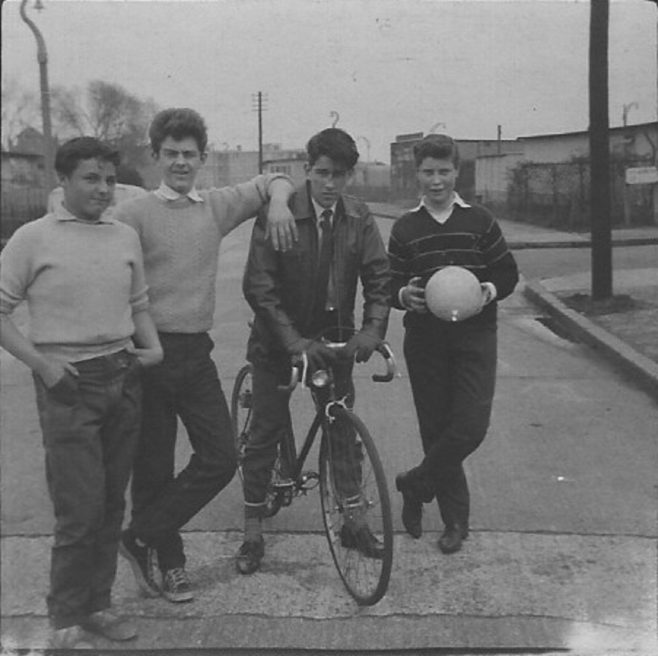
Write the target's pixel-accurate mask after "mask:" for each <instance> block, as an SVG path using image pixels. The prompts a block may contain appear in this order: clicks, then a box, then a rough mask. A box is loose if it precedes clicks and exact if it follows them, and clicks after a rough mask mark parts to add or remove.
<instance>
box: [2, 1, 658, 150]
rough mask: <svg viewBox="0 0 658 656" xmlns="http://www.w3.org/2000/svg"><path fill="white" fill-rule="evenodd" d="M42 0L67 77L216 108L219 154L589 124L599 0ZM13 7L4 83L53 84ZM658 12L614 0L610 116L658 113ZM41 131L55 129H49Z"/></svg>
mask: <svg viewBox="0 0 658 656" xmlns="http://www.w3.org/2000/svg"><path fill="white" fill-rule="evenodd" d="M42 3H43V6H44V10H43V11H41V12H37V11H35V10H34V8H33V0H29V2H28V13H29V15H30V16H31V17H32V18H33V20H34V21H35V23H36V24H37V25H38V27H39V29H40V30H41V32H42V34H43V36H44V39H45V42H46V46H47V50H48V59H49V61H48V71H49V77H50V84H51V86H54V85H63V86H65V87H79V88H84V87H85V86H86V84H87V83H88V82H89V81H91V80H96V79H100V80H104V81H107V82H113V83H117V84H120V85H121V86H123V87H124V88H125V89H126V90H127V91H129V92H130V93H132V94H134V95H136V96H138V97H140V98H142V99H147V98H151V99H152V100H154V101H155V102H156V103H157V104H158V105H159V106H161V107H163V108H164V107H168V106H187V107H192V108H194V109H196V110H198V111H199V112H200V113H201V114H202V115H203V116H204V118H205V119H206V122H207V124H208V128H209V136H210V141H211V143H212V144H213V145H214V146H215V147H216V148H219V149H222V148H226V147H230V148H235V147H236V146H238V145H240V146H241V147H242V148H243V149H244V150H256V149H257V147H258V123H257V114H256V112H255V111H254V107H255V104H254V96H255V94H256V93H257V92H258V91H262V92H263V95H264V98H265V101H264V112H263V140H264V141H265V142H266V143H269V142H271V143H279V144H281V146H282V147H283V148H302V147H304V145H305V143H306V141H307V140H308V138H309V137H310V136H311V135H313V134H314V133H315V132H317V131H318V130H321V129H323V128H325V127H329V126H331V125H333V124H336V125H337V126H338V127H341V128H343V129H345V130H347V131H348V132H350V134H352V136H353V137H355V139H356V140H357V144H358V146H359V150H360V151H361V155H362V159H368V158H369V159H373V160H374V159H378V160H380V161H384V162H388V161H389V152H390V151H389V149H390V142H392V141H394V140H395V137H396V135H398V134H405V133H410V132H424V133H428V132H430V131H436V132H447V133H449V134H451V135H452V136H454V137H455V138H457V139H460V138H461V139H495V138H496V134H497V126H498V125H500V126H501V131H502V137H503V138H505V139H514V138H517V137H520V136H528V135H537V134H554V133H561V132H572V131H580V130H586V129H587V126H588V48H589V12H590V5H589V1H586V0H545V1H544V0H480V1H476V0H452V1H449V0H205V1H198V0H170V1H158V0H82V1H80V0H42ZM19 4H20V2H19V1H18V0H7V1H6V2H3V4H2V79H3V87H4V84H5V82H7V81H9V80H12V79H13V80H15V81H17V82H18V84H19V85H20V86H21V87H23V88H26V89H32V90H34V91H35V92H38V89H39V67H38V64H37V60H36V41H35V38H34V36H33V35H32V33H31V32H30V30H29V29H28V27H27V25H26V24H25V23H23V22H22V21H21V19H20V15H19V11H18V10H19ZM657 21H658V11H657V9H656V5H655V4H654V3H652V2H648V1H647V0H612V1H611V7H610V30H609V35H610V51H609V62H610V72H609V84H610V122H611V124H612V125H613V126H615V125H621V123H622V115H623V108H624V105H628V112H627V113H628V122H629V123H642V122H648V121H654V120H656V119H657V111H658V109H657V108H658V99H657V92H658V91H657V87H658V83H657V78H658V72H657V53H658V46H657V43H656V42H657V38H658V23H657ZM35 127H39V128H40V125H37V126H35Z"/></svg>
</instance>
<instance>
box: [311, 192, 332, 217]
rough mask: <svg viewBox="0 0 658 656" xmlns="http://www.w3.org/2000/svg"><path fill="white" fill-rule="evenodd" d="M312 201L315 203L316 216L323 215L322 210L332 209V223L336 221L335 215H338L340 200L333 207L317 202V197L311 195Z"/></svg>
mask: <svg viewBox="0 0 658 656" xmlns="http://www.w3.org/2000/svg"><path fill="white" fill-rule="evenodd" d="M311 202H312V203H313V209H314V210H315V216H316V217H317V218H318V219H319V218H320V216H321V215H322V212H324V211H325V210H331V223H333V222H334V217H335V216H336V205H337V204H338V202H336V203H334V204H333V205H332V206H331V207H322V205H320V203H318V202H316V200H315V198H313V197H311Z"/></svg>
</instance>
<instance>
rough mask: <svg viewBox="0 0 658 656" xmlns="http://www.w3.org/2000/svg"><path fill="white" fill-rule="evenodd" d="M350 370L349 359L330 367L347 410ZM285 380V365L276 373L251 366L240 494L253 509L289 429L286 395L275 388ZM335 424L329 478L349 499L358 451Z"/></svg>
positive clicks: (354, 489)
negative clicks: (250, 409) (249, 414)
mask: <svg viewBox="0 0 658 656" xmlns="http://www.w3.org/2000/svg"><path fill="white" fill-rule="evenodd" d="M352 367H353V362H352V361H351V360H344V361H338V362H337V363H336V364H335V365H334V367H333V369H334V375H335V377H336V394H337V397H338V398H342V397H343V396H344V397H346V405H347V407H348V408H351V407H352V406H353V405H354V383H353V380H352ZM289 380H290V366H289V365H288V366H286V367H282V368H281V369H280V370H279V371H277V372H274V371H272V370H270V369H267V368H263V367H260V366H258V365H255V366H254V373H253V415H252V421H251V428H250V435H249V442H248V444H247V448H246V450H245V454H244V460H243V463H242V476H243V479H244V480H243V492H244V499H245V502H246V503H247V504H248V505H252V506H257V505H260V504H263V503H264V501H265V496H266V494H267V485H268V483H269V481H270V478H271V476H272V467H273V466H274V462H275V460H276V451H277V449H276V447H277V444H278V442H279V440H281V439H282V436H283V434H284V433H285V432H288V431H290V430H291V419H290V410H289V405H288V404H289V399H290V393H289V392H284V391H280V390H278V389H277V385H282V384H286V383H287V382H289ZM319 398H321V396H320V395H319ZM339 424H340V422H336V424H334V427H333V428H332V433H331V435H332V446H333V449H334V451H333V452H334V469H333V475H334V477H335V479H336V484H337V486H338V487H339V489H340V493H341V494H342V495H343V496H344V497H347V498H349V497H352V496H354V495H357V494H358V492H359V489H360V449H359V445H358V444H356V443H355V439H354V437H355V436H354V433H353V431H352V430H351V428H350V430H349V432H348V431H346V429H345V427H344V426H341V425H339Z"/></svg>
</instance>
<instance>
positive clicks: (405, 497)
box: [395, 474, 423, 540]
mask: <svg viewBox="0 0 658 656" xmlns="http://www.w3.org/2000/svg"><path fill="white" fill-rule="evenodd" d="M405 476H406V475H405V474H398V475H397V476H396V477H395V487H396V488H397V490H398V492H401V493H402V524H403V525H404V528H405V529H406V531H407V533H409V535H410V536H411V537H412V538H416V540H417V539H418V538H419V537H420V536H421V535H422V534H423V521H422V520H423V502H422V501H421V500H420V499H418V497H416V495H414V494H413V492H412V491H411V490H410V489H409V486H408V485H406V480H407V479H406V478H405Z"/></svg>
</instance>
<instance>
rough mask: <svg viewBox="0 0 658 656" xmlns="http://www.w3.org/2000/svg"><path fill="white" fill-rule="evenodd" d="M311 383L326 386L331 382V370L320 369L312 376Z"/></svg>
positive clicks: (315, 385)
mask: <svg viewBox="0 0 658 656" xmlns="http://www.w3.org/2000/svg"><path fill="white" fill-rule="evenodd" d="M311 383H313V386H314V387H326V386H327V385H328V384H329V372H328V371H325V370H324V369H318V370H317V371H316V372H314V373H313V375H312V376H311Z"/></svg>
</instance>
